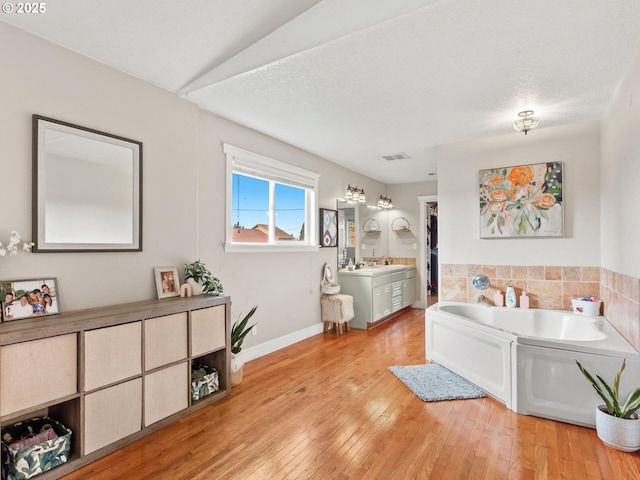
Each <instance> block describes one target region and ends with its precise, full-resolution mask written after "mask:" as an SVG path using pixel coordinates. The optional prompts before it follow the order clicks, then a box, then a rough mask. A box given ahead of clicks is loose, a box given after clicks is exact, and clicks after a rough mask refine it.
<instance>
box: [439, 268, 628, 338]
mask: <svg viewBox="0 0 640 480" xmlns="http://www.w3.org/2000/svg"><path fill="white" fill-rule="evenodd" d="M478 273H482V274H484V275H486V276H487V277H489V280H490V282H491V283H490V286H489V288H487V289H486V290H483V291H480V290H477V289H476V288H475V287H474V286H473V284H472V280H473V277H474V276H475V275H477V274H478ZM440 275H441V277H440V283H441V286H440V300H443V301H452V302H470V303H473V302H475V301H476V298H477V297H478V295H484V296H485V299H484V302H486V303H488V304H491V305H493V297H494V295H495V293H496V288H497V289H499V290H500V291H501V292H502V293H503V294H504V292H505V290H506V288H507V285H513V286H514V287H515V289H516V296H517V297H520V295H521V294H522V292H523V291H526V292H527V295H528V296H529V303H530V307H531V308H549V309H558V310H571V309H572V307H571V299H572V298H576V297H584V296H589V297H591V296H592V297H596V298H600V299H601V300H602V301H603V308H604V315H605V316H606V317H607V319H608V320H609V321H610V322H611V323H612V324H613V325H614V326H615V327H616V329H617V330H618V331H619V332H620V333H621V334H622V335H624V337H625V338H626V339H627V340H628V341H629V342H630V343H631V344H632V345H633V346H634V347H635V348H636V349H638V350H640V279H638V278H634V277H630V276H628V275H623V274H620V273H616V272H612V271H610V270H607V269H605V268H600V267H570V266H566V267H565V266H522V265H474V264H442V265H440ZM519 301H520V300H519V298H518V305H519Z"/></svg>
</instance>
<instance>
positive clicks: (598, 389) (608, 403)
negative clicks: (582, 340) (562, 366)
mask: <svg viewBox="0 0 640 480" xmlns="http://www.w3.org/2000/svg"><path fill="white" fill-rule="evenodd" d="M576 363H577V364H578V368H579V369H580V371H581V372H582V374H583V375H584V376H585V378H586V379H587V380H589V382H590V383H591V386H592V387H593V388H594V390H595V391H596V392H597V393H598V395H600V398H602V400H604V403H605V405H606V406H607V411H609V412H610V413H611V414H612V415H613V411H614V409H613V405H612V403H611V401H610V400H609V399H608V398H607V396H606V395H605V393H604V392H603V391H602V388H601V387H600V384H599V383H598V381H597V380H596V379H595V378H593V376H592V375H591V374H590V373H589V371H588V370H587V369H586V368H584V367H583V366H582V364H581V363H580V362H579V361H577V360H576Z"/></svg>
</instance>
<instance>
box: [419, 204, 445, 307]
mask: <svg viewBox="0 0 640 480" xmlns="http://www.w3.org/2000/svg"><path fill="white" fill-rule="evenodd" d="M418 200H419V202H420V232H421V233H420V264H419V265H418V269H419V271H420V278H421V282H420V285H421V286H420V306H421V307H422V308H427V307H430V306H431V305H433V304H434V303H437V302H438V293H439V290H440V289H439V286H440V262H439V259H438V196H437V195H423V196H419V197H418Z"/></svg>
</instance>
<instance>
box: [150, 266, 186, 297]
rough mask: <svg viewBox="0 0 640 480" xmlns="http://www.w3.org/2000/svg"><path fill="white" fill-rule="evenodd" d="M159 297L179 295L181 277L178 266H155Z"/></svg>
mask: <svg viewBox="0 0 640 480" xmlns="http://www.w3.org/2000/svg"><path fill="white" fill-rule="evenodd" d="M153 271H154V276H155V279H156V290H157V292H158V298H168V297H179V296H180V278H179V277H178V269H177V268H176V267H154V269H153Z"/></svg>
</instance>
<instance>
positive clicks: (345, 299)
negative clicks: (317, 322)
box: [320, 294, 355, 335]
mask: <svg viewBox="0 0 640 480" xmlns="http://www.w3.org/2000/svg"><path fill="white" fill-rule="evenodd" d="M320 305H321V307H322V321H323V322H324V331H325V332H327V331H328V330H329V326H330V325H332V324H335V325H336V331H337V332H338V335H341V334H342V324H343V323H344V325H345V329H346V331H347V332H350V331H351V329H350V328H349V321H350V320H351V319H352V318H353V317H354V316H355V314H354V312H353V297H352V296H351V295H342V294H336V295H322V298H321V299H320Z"/></svg>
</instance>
